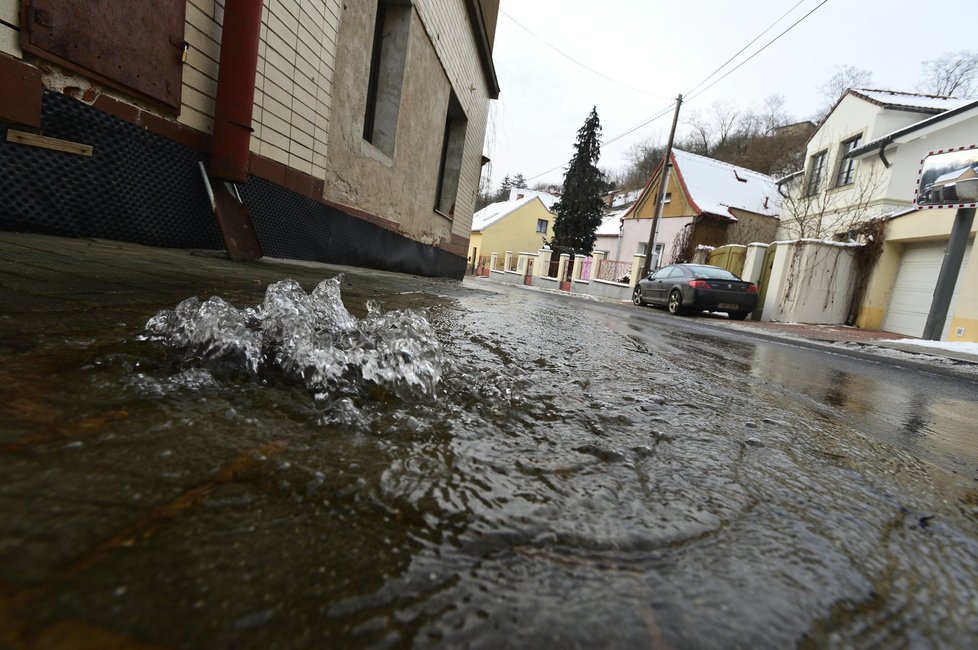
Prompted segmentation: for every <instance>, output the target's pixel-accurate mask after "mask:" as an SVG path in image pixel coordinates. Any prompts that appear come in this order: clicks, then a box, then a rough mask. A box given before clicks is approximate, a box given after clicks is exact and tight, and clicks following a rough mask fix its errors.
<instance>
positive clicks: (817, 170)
mask: <svg viewBox="0 0 978 650" xmlns="http://www.w3.org/2000/svg"><path fill="white" fill-rule="evenodd" d="M828 157H829V150H828V149H822V150H821V151H819V152H817V153H814V154H812V155H811V157H810V158H809V160H810V161H811V165H810V167H809V170H808V181H807V182H806V183H805V195H806V196H812V195H813V194H817V193H818V191H819V189H820V188H821V185H822V180H823V179H824V178H825V168H826V163H828Z"/></svg>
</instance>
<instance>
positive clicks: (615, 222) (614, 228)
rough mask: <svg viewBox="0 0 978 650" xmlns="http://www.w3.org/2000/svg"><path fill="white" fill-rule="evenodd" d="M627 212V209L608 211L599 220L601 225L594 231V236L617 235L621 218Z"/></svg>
mask: <svg viewBox="0 0 978 650" xmlns="http://www.w3.org/2000/svg"><path fill="white" fill-rule="evenodd" d="M626 212H628V210H616V211H615V212H609V213H608V215H607V216H606V217H604V218H603V219H602V220H601V225H600V226H598V229H597V230H595V231H594V234H595V236H597V237H601V236H602V235H603V236H612V237H617V236H618V232H619V231H620V230H621V218H622V216H623V215H624V214H625V213H626Z"/></svg>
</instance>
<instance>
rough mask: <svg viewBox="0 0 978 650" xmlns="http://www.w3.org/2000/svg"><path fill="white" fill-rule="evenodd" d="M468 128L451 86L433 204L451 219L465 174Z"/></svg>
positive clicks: (463, 112)
mask: <svg viewBox="0 0 978 650" xmlns="http://www.w3.org/2000/svg"><path fill="white" fill-rule="evenodd" d="M467 131H468V117H467V116H466V115H465V110H464V109H463V108H462V104H461V102H459V100H458V97H457V96H456V95H455V91H454V90H450V91H449V98H448V106H447V108H446V110H445V130H444V133H443V135H442V143H441V156H440V159H439V161H438V181H437V184H436V187H435V205H434V208H433V209H434V211H435V212H437V213H438V214H440V215H442V216H444V217H447V218H449V219H454V218H455V201H456V199H457V197H458V187H459V183H460V181H461V177H462V158H463V153H464V150H465V138H466V133H467Z"/></svg>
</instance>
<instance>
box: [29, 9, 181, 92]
mask: <svg viewBox="0 0 978 650" xmlns="http://www.w3.org/2000/svg"><path fill="white" fill-rule="evenodd" d="M185 12H186V0H155V1H154V2H120V1H119V0H87V1H86V2H79V1H78V0H22V2H21V13H20V15H21V23H22V24H21V28H22V29H21V47H23V49H24V50H26V51H28V52H30V53H32V54H36V55H37V56H39V57H41V58H42V59H46V60H48V61H53V62H55V63H58V64H60V65H63V66H65V67H66V68H70V69H72V70H75V71H77V72H81V73H82V74H84V75H86V76H88V77H90V78H91V79H92V80H93V81H98V82H100V83H104V84H105V85H107V86H112V87H114V88H118V89H120V90H124V91H127V92H130V93H134V94H135V95H137V96H142V97H144V98H148V99H152V100H155V101H157V102H160V103H162V104H164V105H166V106H169V107H171V108H176V109H179V108H180V94H181V93H180V91H181V80H182V76H181V75H182V66H183V52H184V46H185V41H184V36H183V31H184V16H185Z"/></svg>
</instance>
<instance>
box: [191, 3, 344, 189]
mask: <svg viewBox="0 0 978 650" xmlns="http://www.w3.org/2000/svg"><path fill="white" fill-rule="evenodd" d="M223 5H224V3H223V0H189V1H188V3H187V29H186V39H187V41H188V42H189V43H190V51H189V53H188V57H187V65H186V66H185V67H184V74H183V108H182V111H181V114H180V118H179V119H180V121H181V122H183V123H184V124H187V125H189V126H192V127H194V128H197V129H200V130H202V131H207V132H210V131H211V129H212V128H213V119H212V116H213V113H214V97H215V94H216V89H217V70H218V60H219V55H220V46H219V45H218V43H219V42H220V36H221V27H220V24H221V23H222V22H223V11H224V7H223ZM339 5H340V3H339V1H338V0H266V2H265V7H264V9H263V11H262V27H261V44H260V45H259V51H258V55H259V60H258V76H257V80H256V84H255V87H256V90H255V110H254V114H253V118H254V123H253V125H252V126H253V128H254V129H255V132H254V134H253V137H252V140H251V149H252V151H254V152H255V153H258V154H261V155H262V156H265V157H267V158H271V159H272V160H276V161H278V162H281V163H283V164H285V165H288V166H289V167H292V168H295V169H298V170H300V171H303V172H306V173H308V174H312V175H314V176H316V177H317V178H322V176H323V174H324V170H323V163H324V161H325V157H326V142H327V133H328V130H329V115H330V105H331V101H332V98H331V95H330V88H331V85H332V78H333V65H334V60H335V53H336V34H337V30H338V29H339V22H340V19H339V14H340V6H339Z"/></svg>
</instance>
